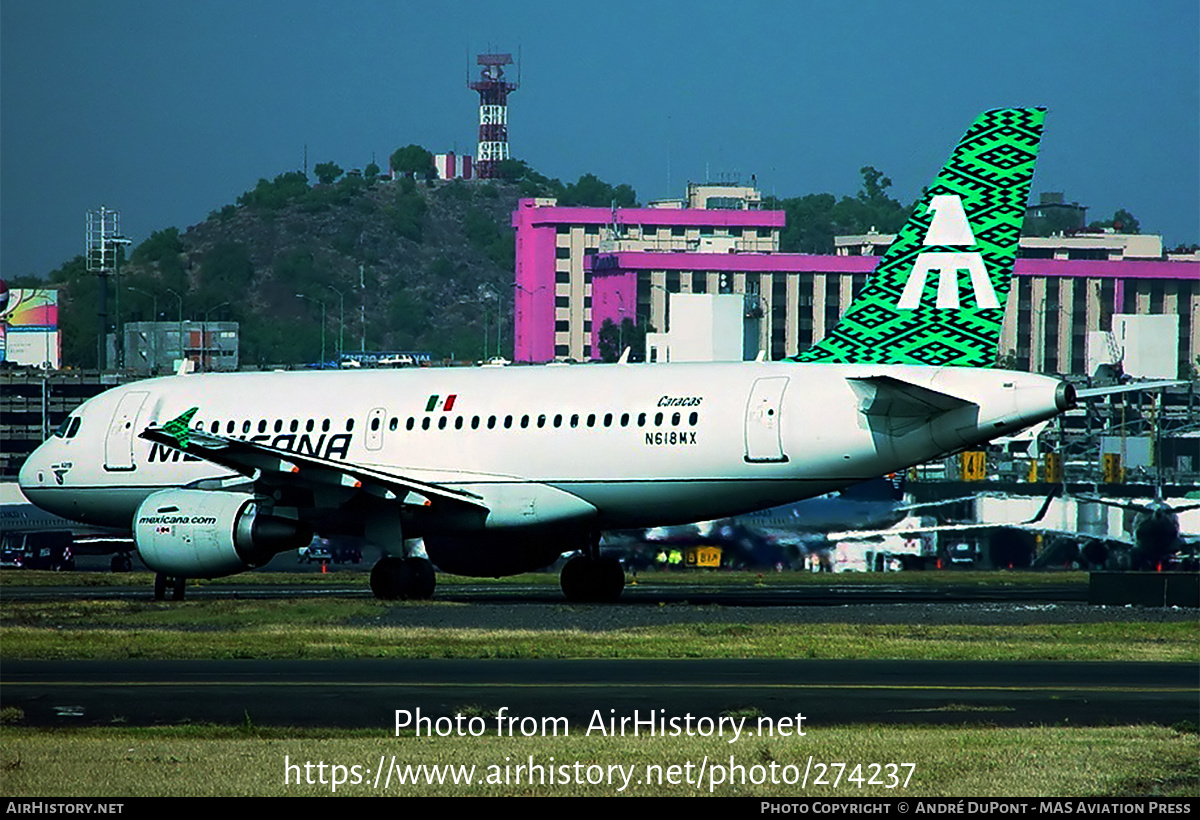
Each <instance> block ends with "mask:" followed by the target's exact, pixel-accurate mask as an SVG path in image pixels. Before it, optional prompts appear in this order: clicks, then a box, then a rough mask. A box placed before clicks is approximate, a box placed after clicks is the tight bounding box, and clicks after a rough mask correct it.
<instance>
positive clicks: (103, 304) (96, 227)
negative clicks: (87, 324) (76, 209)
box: [87, 205, 131, 370]
mask: <svg viewBox="0 0 1200 820" xmlns="http://www.w3.org/2000/svg"><path fill="white" fill-rule="evenodd" d="M129 244H131V243H130V241H129V240H128V239H126V238H125V237H123V236H121V212H120V211H114V210H113V209H111V208H105V207H104V206H103V205H101V206H100V208H99V209H98V210H95V211H88V212H87V270H88V273H94V274H96V275H97V276H99V277H100V293H99V297H98V298H97V300H96V314H97V316H98V318H99V320H100V333H99V338H98V339H97V340H96V367H97V368H98V369H100V370H107V369H108V275H109V274H110V273H116V276H117V321H118V323H119V322H120V313H121V301H120V300H121V267H120V258H119V257H118V255H117V252H118V249H119V248H120V246H121V245H129ZM120 330H121V328H120V327H118V328H117V335H116V352H117V360H118V361H117V365H118V366H120V365H122V364H123V362H121V361H120V359H121V352H122V351H121V348H122V341H123V339H121V333H120Z"/></svg>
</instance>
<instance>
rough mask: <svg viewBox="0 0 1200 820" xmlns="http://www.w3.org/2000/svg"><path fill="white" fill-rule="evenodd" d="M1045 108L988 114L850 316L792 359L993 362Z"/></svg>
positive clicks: (960, 148)
mask: <svg viewBox="0 0 1200 820" xmlns="http://www.w3.org/2000/svg"><path fill="white" fill-rule="evenodd" d="M1045 116H1046V109H1044V108H1001V109H997V110H995V111H985V112H984V113H983V114H980V115H979V117H978V118H976V120H975V122H974V123H972V124H971V127H970V128H969V129H967V132H966V134H964V135H963V138H962V140H960V141H959V143H958V147H956V148H955V149H954V152H953V153H952V154H951V155H950V159H949V160H947V162H946V164H945V165H944V166H943V167H942V170H941V172H940V173H939V174H938V175H937V178H936V179H934V181H933V184H932V185H931V186H930V187H929V189H928V190H927V191H926V193H925V196H924V197H923V198H922V201H921V202H920V203H919V204H918V205H917V207H916V209H915V210H914V211H913V215H912V217H910V218H909V220H908V222H907V223H906V224H905V225H904V227H903V228H902V229H901V231H900V233H899V234H897V235H896V239H895V241H894V242H892V244H891V246H890V247H888V249H887V252H886V253H885V254H884V255H883V258H882V259H880V261H879V265H878V267H876V269H875V272H874V274H872V276H871V279H870V281H869V282H868V283H867V285H866V287H864V288H863V290H862V292H861V293H860V294H859V297H858V298H857V299H856V300H855V301H854V303H853V304H852V305H850V308H849V310H848V311H847V312H846V315H845V316H843V317H842V320H841V321H840V322H839V323H838V324H837V326H836V327H834V328H833V330H832V331H831V332H830V333H829V334H828V335H827V336H826V337H825V338H824V339H822V340H821V341H820V342H818V343H817V344H816V345H814V346H813V347H812V348H810V349H808V350H806V351H804V352H803V353H801V354H800V355H799V356H797V357H795V359H794V361H802V362H813V361H826V362H847V363H860V364H927V365H954V366H958V367H989V366H991V365H993V364H995V361H996V348H997V346H998V345H999V341H1000V326H1001V323H1002V322H1003V321H1004V303H1005V301H1006V300H1007V299H1008V293H1009V286H1010V284H1011V282H1012V270H1013V261H1014V259H1015V258H1016V254H1017V241H1018V240H1019V239H1020V235H1021V224H1022V222H1023V221H1024V218H1025V208H1026V204H1027V203H1028V201H1029V188H1030V185H1031V183H1032V181H1033V167H1034V164H1035V162H1036V160H1037V153H1038V145H1039V143H1040V142H1041V138H1042V124H1043V122H1044V120H1045Z"/></svg>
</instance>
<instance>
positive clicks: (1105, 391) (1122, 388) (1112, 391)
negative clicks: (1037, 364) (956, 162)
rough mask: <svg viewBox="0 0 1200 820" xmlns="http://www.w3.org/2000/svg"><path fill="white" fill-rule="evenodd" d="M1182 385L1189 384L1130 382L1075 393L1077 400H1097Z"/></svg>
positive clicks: (1173, 380)
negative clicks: (1119, 394) (1118, 394)
mask: <svg viewBox="0 0 1200 820" xmlns="http://www.w3.org/2000/svg"><path fill="white" fill-rule="evenodd" d="M1180 384H1187V382H1183V381H1178V380H1175V379H1172V380H1166V379H1164V380H1161V381H1154V382H1130V383H1129V384H1118V385H1114V386H1113V387H1085V388H1083V389H1081V390H1076V391H1075V398H1077V399H1096V398H1102V397H1104V396H1112V395H1116V394H1117V393H1133V392H1135V391H1138V390H1162V389H1163V388H1165V387H1175V386H1177V385H1180Z"/></svg>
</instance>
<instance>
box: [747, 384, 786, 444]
mask: <svg viewBox="0 0 1200 820" xmlns="http://www.w3.org/2000/svg"><path fill="white" fill-rule="evenodd" d="M787 384H788V377H787V376H772V377H770V378H766V379H755V381H754V386H753V387H752V388H750V398H749V400H748V401H747V402H746V461H753V462H772V461H776V462H777V461H787V460H788V457H787V455H786V454H785V453H784V452H783V442H782V439H781V438H780V419H779V415H780V409H781V408H782V407H783V392H784V390H786V389H787Z"/></svg>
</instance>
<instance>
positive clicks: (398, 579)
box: [371, 555, 412, 601]
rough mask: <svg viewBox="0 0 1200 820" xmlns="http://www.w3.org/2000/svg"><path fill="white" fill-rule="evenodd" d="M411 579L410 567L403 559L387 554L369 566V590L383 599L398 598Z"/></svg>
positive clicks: (402, 594)
mask: <svg viewBox="0 0 1200 820" xmlns="http://www.w3.org/2000/svg"><path fill="white" fill-rule="evenodd" d="M411 579H412V568H411V567H409V566H408V564H407V563H406V562H405V560H404V559H403V558H396V557H395V556H391V555H387V556H384V557H383V558H380V559H379V561H378V562H376V564H375V566H373V567H371V592H373V593H375V597H376V598H381V599H383V600H385V601H395V600H399V599H400V598H404V597H405V593H406V592H407V590H408V588H409V587H410V586H411V585H412V584H411Z"/></svg>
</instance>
